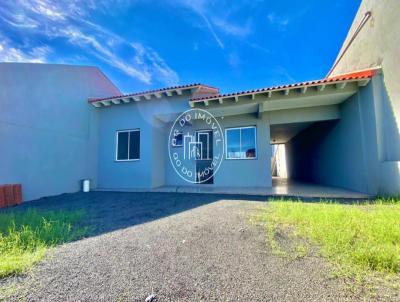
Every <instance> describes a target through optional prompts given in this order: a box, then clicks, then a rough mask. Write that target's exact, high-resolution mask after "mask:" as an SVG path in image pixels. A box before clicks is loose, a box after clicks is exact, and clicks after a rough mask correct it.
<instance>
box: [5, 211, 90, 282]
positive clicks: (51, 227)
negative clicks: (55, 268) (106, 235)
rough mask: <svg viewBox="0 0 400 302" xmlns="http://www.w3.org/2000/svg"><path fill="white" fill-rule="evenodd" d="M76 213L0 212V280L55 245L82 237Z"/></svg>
mask: <svg viewBox="0 0 400 302" xmlns="http://www.w3.org/2000/svg"><path fill="white" fill-rule="evenodd" d="M84 216H85V212H84V211H83V210H78V211H38V210H34V209H27V210H23V211H12V210H9V211H5V212H1V213H0V278H4V277H7V276H10V275H14V274H18V273H22V272H24V271H25V270H27V269H28V268H30V267H31V266H32V265H34V264H35V263H37V262H38V261H40V260H41V259H42V258H43V257H44V256H45V254H46V251H47V250H48V249H49V248H50V247H53V246H56V245H58V244H61V243H64V242H68V241H72V240H75V239H78V238H80V237H82V236H84V235H85V234H86V233H87V231H88V230H87V228H85V227H81V226H80V225H79V222H80V221H81V220H82V219H83V217H84Z"/></svg>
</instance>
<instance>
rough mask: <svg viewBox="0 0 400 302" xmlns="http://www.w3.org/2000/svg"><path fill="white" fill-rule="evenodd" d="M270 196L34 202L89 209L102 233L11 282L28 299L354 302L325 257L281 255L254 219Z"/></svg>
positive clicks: (127, 196)
mask: <svg viewBox="0 0 400 302" xmlns="http://www.w3.org/2000/svg"><path fill="white" fill-rule="evenodd" d="M264 199H265V198H264ZM264 199H262V198H257V197H254V196H252V197H245V196H228V195H212V194H204V195H201V194H179V193H178V194H173V193H112V192H91V193H88V194H83V193H77V194H65V195H61V196H57V197H52V198H46V199H42V200H40V201H38V202H33V203H30V205H29V204H26V205H24V207H26V206H34V207H38V208H47V209H54V208H82V207H84V208H86V209H87V211H88V215H89V217H90V219H88V221H87V222H88V224H91V225H93V226H94V227H95V228H96V229H95V233H94V234H93V236H91V237H89V238H87V239H84V240H80V241H76V242H73V243H69V244H65V245H62V246H60V247H58V248H56V249H54V250H53V251H52V252H51V253H50V255H49V257H48V258H47V259H46V260H45V261H43V262H42V263H41V264H40V265H38V266H37V267H36V268H34V269H33V271H32V272H30V273H29V274H27V275H26V276H23V277H19V278H15V279H9V280H7V281H6V283H7V284H8V285H10V284H11V285H13V284H14V286H16V287H15V288H16V293H17V296H16V297H14V298H13V299H14V300H18V298H22V301H24V300H25V301H144V300H145V298H146V297H147V296H148V295H149V294H151V293H154V294H156V295H157V297H158V300H157V301H348V300H347V299H346V296H347V292H346V290H345V287H344V285H343V284H342V283H341V282H340V281H339V280H338V279H332V278H329V273H328V271H329V270H328V268H327V266H326V264H324V261H323V260H322V259H320V258H318V257H306V258H302V259H297V260H293V259H292V260H291V259H286V258H282V257H277V256H274V255H273V254H272V252H271V250H270V249H269V247H268V246H267V245H266V244H265V232H264V230H263V229H262V228H261V227H259V226H256V225H252V224H251V223H250V222H249V216H251V215H252V214H254V213H256V211H258V210H259V208H260V207H263V206H265V205H266V203H265V201H264Z"/></svg>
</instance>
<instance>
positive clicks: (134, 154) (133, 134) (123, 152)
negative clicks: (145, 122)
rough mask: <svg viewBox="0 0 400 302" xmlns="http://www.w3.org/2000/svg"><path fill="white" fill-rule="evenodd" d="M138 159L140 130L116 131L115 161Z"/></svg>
mask: <svg viewBox="0 0 400 302" xmlns="http://www.w3.org/2000/svg"><path fill="white" fill-rule="evenodd" d="M138 159H140V130H139V129H136V130H122V131H117V152H116V160H117V161H127V160H138Z"/></svg>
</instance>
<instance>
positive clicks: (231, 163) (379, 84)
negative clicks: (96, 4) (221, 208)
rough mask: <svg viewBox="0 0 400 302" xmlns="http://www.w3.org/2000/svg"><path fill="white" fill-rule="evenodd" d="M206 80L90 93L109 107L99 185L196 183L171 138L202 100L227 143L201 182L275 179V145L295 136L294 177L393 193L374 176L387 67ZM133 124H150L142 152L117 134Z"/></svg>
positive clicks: (101, 108) (267, 182)
mask: <svg viewBox="0 0 400 302" xmlns="http://www.w3.org/2000/svg"><path fill="white" fill-rule="evenodd" d="M204 88H208V86H205V85H201V84H196V85H191V86H187V87H184V86H183V87H173V88H170V89H165V90H161V91H149V92H143V93H138V94H135V95H122V96H116V97H109V98H105V99H104V98H103V99H95V100H90V101H89V102H90V104H91V105H92V106H95V107H96V108H97V110H98V114H99V136H98V137H99V138H98V139H99V142H98V143H99V147H98V150H99V153H98V179H97V185H98V188H100V189H118V190H120V189H140V188H141V189H148V188H157V187H160V186H191V185H193V184H192V183H188V182H186V181H185V180H183V179H182V178H181V177H179V175H178V174H177V173H176V171H175V170H174V169H173V166H172V165H171V163H170V160H169V158H168V154H169V152H168V148H169V147H173V146H172V144H173V143H172V142H171V141H170V140H169V139H170V138H169V133H170V129H171V128H172V125H173V122H174V120H175V119H176V117H177V116H179V115H180V114H181V113H182V112H185V111H186V110H189V109H191V108H192V109H197V108H198V109H202V110H207V111H208V112H210V113H212V114H213V116H215V117H216V119H217V120H218V122H219V124H220V125H221V128H222V132H223V133H224V138H225V151H226V152H225V154H224V158H223V160H222V162H221V166H220V168H219V170H218V173H216V174H215V175H214V176H213V179H212V181H211V182H207V183H206V184H204V183H203V184H195V185H196V186H205V185H208V186H214V187H258V188H269V187H271V186H272V173H271V155H272V145H274V144H285V145H286V153H287V154H286V158H287V165H288V177H289V178H293V179H297V180H302V181H306V182H313V183H320V184H324V185H329V186H336V187H342V188H346V189H349V190H354V191H358V192H364V193H367V194H371V195H376V194H379V193H393V192H391V191H389V190H387V189H388V187H385V184H380V183H379V182H378V181H376V179H375V178H374V177H371V175H373V173H374V171H373V169H375V165H374V162H376V161H377V160H378V158H377V157H376V156H377V155H376V154H375V151H374V149H375V148H376V145H377V142H376V135H375V116H374V115H375V111H374V110H375V109H374V108H375V106H376V105H377V104H379V103H382V102H384V101H385V100H386V99H387V95H386V94H385V93H384V89H383V75H382V71H381V69H379V68H378V69H369V70H365V71H361V72H355V73H352V74H347V75H343V76H338V77H332V78H328V79H324V80H319V81H312V82H305V83H298V84H293V85H286V86H279V87H271V88H265V89H259V90H253V91H244V92H239V93H234V94H228V95H221V94H218V92H217V91H215V92H214V93H211V94H209V95H207V96H204V95H203V96H201V97H199V96H198V93H199V91H200V90H202V89H204ZM235 129H236V130H235ZM244 129H245V130H244ZM127 130H131V131H136V132H140V135H136V140H137V141H136V143H133V145H135V144H136V145H137V146H139V145H140V147H139V148H140V155H137V156H136V158H134V159H131V160H121V161H120V160H118V158H116V154H118V147H117V139H116V137H117V136H118V133H119V132H120V131H127ZM198 130H205V129H204V127H203V128H202V127H200V128H196V124H193V125H192V132H196V131H198ZM232 130H235V131H236V135H240V136H241V141H243V140H246V143H247V145H246V146H247V147H246V148H247V149H245V150H240V147H239V149H238V140H237V139H236V140H235V138H234V136H235V134H234V133H233V134H232V135H231V136H232V137H230V136H229V135H228V133H229V132H230V131H232ZM238 133H239V134H238ZM245 133H247V134H245ZM180 148H183V146H181V147H180ZM213 148H214V149H215V148H216V146H215V145H214V147H213ZM232 150H233V151H232ZM249 150H251V152H250V153H249ZM136 153H138V152H136ZM192 165H193V167H196V165H198V161H196V159H193V164H192ZM193 170H196V169H195V168H193Z"/></svg>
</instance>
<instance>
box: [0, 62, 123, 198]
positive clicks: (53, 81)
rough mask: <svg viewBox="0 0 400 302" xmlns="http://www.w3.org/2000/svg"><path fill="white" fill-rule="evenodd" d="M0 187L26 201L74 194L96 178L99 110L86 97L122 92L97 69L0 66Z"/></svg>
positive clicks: (3, 64)
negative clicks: (13, 186)
mask: <svg viewBox="0 0 400 302" xmlns="http://www.w3.org/2000/svg"><path fill="white" fill-rule="evenodd" d="M0 83H1V90H0V155H1V156H0V184H4V183H21V184H22V187H23V198H24V200H31V199H36V198H39V197H42V196H49V195H55V194H61V193H65V192H76V191H78V190H80V180H81V179H83V178H91V179H92V180H93V181H94V183H95V182H96V176H97V111H96V110H95V109H94V108H93V107H91V106H88V104H87V98H88V97H104V96H110V95H115V94H119V93H120V92H119V90H118V89H117V88H116V87H115V86H114V85H113V84H112V83H111V82H110V81H109V80H108V79H107V78H106V77H105V76H104V74H102V73H101V72H100V71H99V70H98V69H97V68H95V67H84V66H67V65H49V64H20V63H0Z"/></svg>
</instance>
